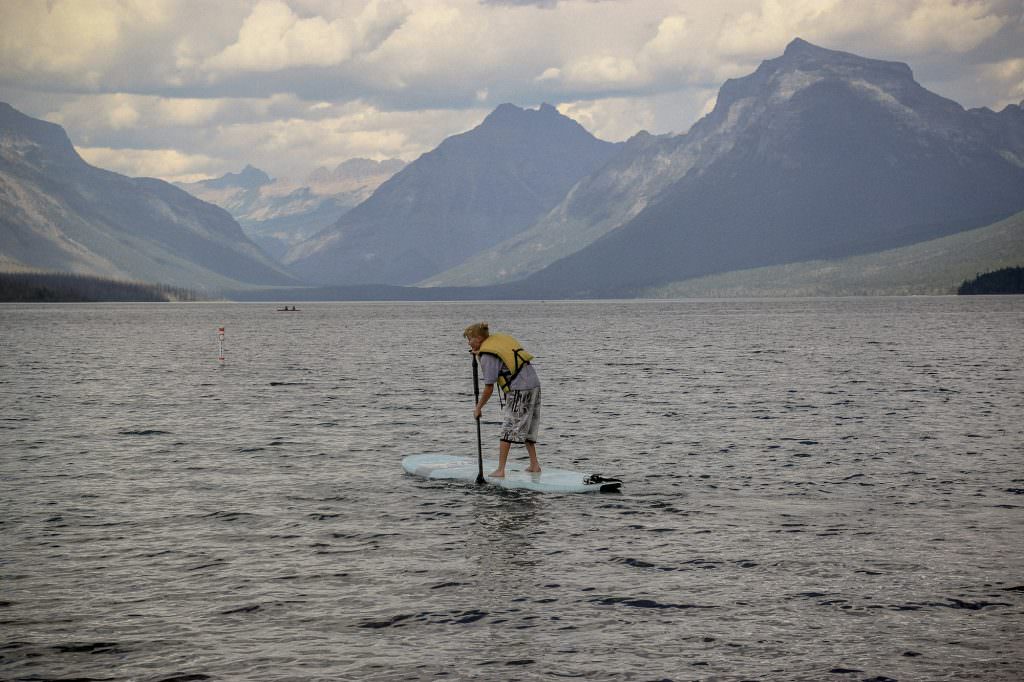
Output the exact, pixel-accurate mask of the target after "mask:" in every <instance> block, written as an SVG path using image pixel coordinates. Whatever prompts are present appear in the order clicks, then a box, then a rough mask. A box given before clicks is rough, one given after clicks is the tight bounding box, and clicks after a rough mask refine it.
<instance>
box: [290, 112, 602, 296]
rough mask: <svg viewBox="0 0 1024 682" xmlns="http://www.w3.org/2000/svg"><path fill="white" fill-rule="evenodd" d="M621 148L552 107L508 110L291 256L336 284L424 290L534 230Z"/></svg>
mask: <svg viewBox="0 0 1024 682" xmlns="http://www.w3.org/2000/svg"><path fill="white" fill-rule="evenodd" d="M618 147H619V145H615V144H612V143H609V142H604V141H602V140H598V139H597V138H595V137H594V136H593V135H591V134H590V133H588V132H587V131H586V130H584V129H583V127H582V126H581V125H579V124H578V123H576V122H575V121H573V120H572V119H570V118H567V117H565V116H563V115H562V114H560V113H558V111H557V110H556V109H555V108H554V107H552V106H550V105H547V104H545V105H542V106H541V107H540V108H539V109H536V110H531V109H521V108H519V107H516V106H514V105H512V104H503V105H501V106H499V107H498V108H497V109H495V110H494V111H493V112H492V113H491V114H490V115H489V116H487V118H485V119H484V121H483V122H482V123H481V124H480V125H479V126H477V127H476V128H474V129H472V130H470V131H468V132H466V133H463V134H461V135H455V136H453V137H449V138H448V139H446V140H444V141H443V142H442V143H441V144H440V145H439V146H438V147H437V148H436V149H434V150H433V151H431V152H428V153H426V154H424V155H423V156H421V157H420V158H418V159H417V160H415V161H414V162H412V163H410V164H409V165H408V166H407V167H405V168H404V169H402V170H401V171H400V172H398V173H397V174H396V175H395V176H394V177H392V178H391V179H390V180H388V181H387V182H385V183H384V184H382V185H381V186H380V187H379V188H378V189H377V191H375V192H374V193H373V195H372V196H371V197H370V198H369V199H367V200H366V201H364V202H363V203H362V204H360V205H359V206H357V207H355V208H354V209H352V210H351V211H349V212H348V213H346V214H345V215H343V216H342V217H341V219H340V220H339V221H338V222H337V224H335V225H334V226H333V227H331V228H329V229H327V230H325V231H323V232H321V233H320V234H318V235H316V236H314V237H313V238H311V239H309V240H307V241H306V242H303V243H301V244H299V245H297V246H296V247H294V248H293V249H292V250H290V251H289V252H288V254H287V256H286V257H285V259H284V260H285V263H287V264H288V265H289V266H290V267H291V268H292V270H293V271H294V272H297V273H302V276H304V277H306V278H309V279H312V280H315V281H317V282H322V283H328V284H362V283H382V284H403V285H408V284H414V283H416V282H418V281H420V280H422V279H424V278H426V277H429V276H431V275H434V274H436V273H438V272H441V271H443V270H447V269H448V268H451V267H453V266H455V265H458V264H459V263H461V262H463V261H464V260H466V259H467V258H468V257H470V256H472V255H474V254H475V253H477V252H479V251H481V250H482V249H486V248H488V247H491V246H493V245H495V244H497V243H499V242H501V241H503V240H505V239H507V238H509V237H511V236H513V235H515V234H518V233H519V232H521V231H523V230H524V229H526V228H528V227H529V226H530V225H532V224H533V223H534V222H535V221H536V220H537V219H538V218H540V217H541V216H543V215H544V214H545V213H547V212H548V211H549V210H551V208H552V207H554V206H555V205H556V204H557V203H558V202H559V201H561V199H562V197H564V196H565V193H566V192H567V191H568V190H569V189H570V188H571V187H572V186H573V185H574V184H575V183H576V182H577V181H579V180H580V179H581V178H583V177H585V176H587V175H589V174H590V173H593V172H594V171H596V170H597V169H598V168H600V167H601V166H602V165H604V164H605V163H606V162H607V161H608V160H609V159H610V158H611V157H612V156H613V155H614V154H615V152H616V150H617V149H618Z"/></svg>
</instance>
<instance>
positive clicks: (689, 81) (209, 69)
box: [0, 0, 1024, 180]
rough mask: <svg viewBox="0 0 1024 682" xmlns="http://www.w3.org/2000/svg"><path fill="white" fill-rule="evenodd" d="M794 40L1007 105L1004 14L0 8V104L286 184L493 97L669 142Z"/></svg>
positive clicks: (176, 169) (552, 3) (1016, 57)
mask: <svg viewBox="0 0 1024 682" xmlns="http://www.w3.org/2000/svg"><path fill="white" fill-rule="evenodd" d="M795 37H801V38H804V39H805V40H808V41H810V42H812V43H815V44H817V45H821V46H823V47H828V48H832V49H838V50H844V51H848V52H854V53H856V54H860V55H863V56H866V57H873V58H878V59H888V60H895V61H902V62H906V63H908V64H910V66H911V68H912V69H913V70H914V73H915V76H916V77H917V79H918V81H920V82H921V83H922V84H923V85H924V86H925V87H927V88H929V89H930V90H932V91H934V92H937V93H939V94H941V95H943V96H945V97H949V98H951V99H954V100H956V101H957V102H959V103H961V104H962V105H964V106H966V107H979V106H987V107H990V108H992V109H996V110H1000V109H1002V108H1003V107H1005V106H1006V105H1007V104H1011V103H1019V102H1020V101H1021V100H1024V2H1022V0H358V1H356V0H351V1H350V0H0V101H5V102H8V103H10V104H12V105H13V106H14V107H16V108H17V109H19V110H21V111H23V112H25V113H27V114H29V115H31V116H35V117H37V118H44V119H47V120H49V121H53V122H55V123H59V124H61V125H62V126H64V127H65V129H66V130H67V131H68V134H69V135H70V136H71V139H72V141H73V142H74V143H75V145H76V147H77V148H78V150H79V152H80V153H81V154H82V155H83V156H84V157H85V158H86V159H87V160H88V161H89V162H90V163H93V164H94V165H97V166H101V167H104V168H109V169H111V170H115V171H118V172H121V173H125V174H127V175H132V176H141V175H147V176H154V177H160V178H164V179H168V180H194V179H199V178H203V177H213V176H219V175H222V174H224V173H226V172H229V171H230V172H236V171H238V170H240V169H241V168H242V167H243V166H244V165H245V164H247V163H251V164H253V165H255V166H258V167H260V168H262V169H264V170H266V171H267V172H268V173H270V174H271V175H272V176H275V177H288V178H292V179H295V180H302V179H304V178H305V176H306V175H307V174H308V173H309V172H310V171H312V170H313V169H315V168H316V167H318V166H327V167H333V166H335V165H337V164H338V163H340V162H342V161H344V160H346V159H349V158H354V157H365V158H372V159H384V158H402V159H405V160H406V161H411V160H413V159H415V158H416V157H417V156H419V155H420V154H422V153H424V152H426V151H429V150H430V149H433V148H434V147H436V146H437V144H438V143H440V142H441V140H443V139H444V138H445V137H447V136H449V135H452V134H455V133H459V132H463V131H465V130H468V129H470V128H472V127H473V126H475V125H477V124H478V123H479V122H480V121H481V120H482V119H483V118H484V116H486V115H487V113H488V112H490V111H491V110H493V109H494V108H495V107H496V106H497V105H499V104H501V103H503V102H512V103H514V104H517V105H519V106H522V107H531V108H532V107H536V106H537V105H539V104H540V103H542V102H548V103H551V104H553V105H555V106H556V107H558V109H559V110H560V111H561V112H562V113H564V114H566V115H568V116H571V117H572V118H574V119H576V120H577V121H579V122H580V123H582V124H583V125H584V126H585V127H586V128H587V129H588V130H590V131H591V132H592V133H594V134H595V135H597V136H598V137H601V138H603V139H606V140H611V141H618V140H624V139H626V138H628V137H630V136H631V135H633V134H634V133H636V132H637V131H639V130H648V131H649V132H652V133H667V132H677V133H678V132H685V131H686V130H687V129H689V127H690V126H691V125H692V124H693V123H694V122H695V121H696V120H697V119H698V118H700V116H701V115H703V114H704V113H706V112H707V111H709V110H710V108H711V107H712V106H713V105H714V101H715V95H716V93H717V91H718V88H719V87H720V86H721V84H722V82H723V81H724V80H725V79H727V78H731V77H737V76H743V75H746V74H748V73H750V72H751V71H753V70H754V69H755V68H756V67H757V65H758V64H759V63H760V62H761V61H762V60H764V59H770V58H773V57H777V56H778V55H780V54H781V53H782V51H783V49H784V48H785V46H786V44H787V43H788V42H789V41H791V40H792V39H793V38H795Z"/></svg>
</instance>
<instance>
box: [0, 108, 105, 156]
mask: <svg viewBox="0 0 1024 682" xmlns="http://www.w3.org/2000/svg"><path fill="white" fill-rule="evenodd" d="M0 139H2V140H3V146H4V147H9V148H14V149H15V150H17V151H16V153H18V154H20V155H22V156H26V155H31V156H33V157H36V158H37V159H40V157H41V159H45V160H46V161H48V162H62V163H69V162H70V163H72V164H84V163H85V161H83V160H82V158H81V157H80V156H79V155H78V152H76V151H75V147H74V145H72V144H71V139H70V138H69V137H68V135H67V133H66V132H64V129H63V128H62V127H60V126H59V125H57V124H55V123H49V122H48V121H41V120H39V119H35V118H32V117H31V116H26V115H25V114H23V113H21V112H20V111H18V110H17V109H15V108H14V107H12V106H11V105H10V104H7V103H6V102H0ZM30 150H31V151H30Z"/></svg>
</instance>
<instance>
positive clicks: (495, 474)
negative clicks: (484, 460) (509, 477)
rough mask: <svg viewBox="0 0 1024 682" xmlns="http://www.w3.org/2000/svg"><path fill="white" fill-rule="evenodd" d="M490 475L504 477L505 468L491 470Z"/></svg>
mask: <svg viewBox="0 0 1024 682" xmlns="http://www.w3.org/2000/svg"><path fill="white" fill-rule="evenodd" d="M490 477H491V478H505V470H504V469H498V470H497V471H492V472H491V475H490Z"/></svg>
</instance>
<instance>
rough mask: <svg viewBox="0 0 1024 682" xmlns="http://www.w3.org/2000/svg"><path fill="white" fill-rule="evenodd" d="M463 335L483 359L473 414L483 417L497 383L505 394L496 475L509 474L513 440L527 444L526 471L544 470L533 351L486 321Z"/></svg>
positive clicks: (537, 378)
mask: <svg viewBox="0 0 1024 682" xmlns="http://www.w3.org/2000/svg"><path fill="white" fill-rule="evenodd" d="M462 335H463V336H464V337H466V341H467V342H469V348H470V350H472V352H473V353H474V354H475V355H476V357H477V361H478V362H479V363H480V370H481V374H482V375H483V380H484V390H483V392H482V393H481V394H480V398H479V400H477V402H476V405H475V406H474V407H473V416H474V417H475V418H476V419H478V420H479V419H480V416H481V415H482V414H483V409H484V405H486V404H487V401H488V400H490V399H491V395H492V394H493V393H494V385H495V384H498V387H499V389H500V390H501V391H502V392H503V393H504V394H505V406H504V408H503V410H502V424H501V436H500V440H499V443H498V445H499V447H498V468H497V469H495V470H494V471H493V472H491V477H492V478H504V477H505V463H506V462H507V461H508V453H509V450H510V449H511V448H512V444H513V443H516V444H521V445H525V446H526V452H527V453H528V454H529V455H530V466H528V467H527V468H526V471H529V472H531V473H540V462H539V461H538V460H537V433H538V432H539V430H540V377H538V376H537V370H536V369H535V368H534V366H533V363H532V362H531V360H533V355H531V354H530V353H528V352H526V350H525V349H524V348H523V346H522V344H520V343H519V342H518V341H516V340H515V339H514V338H512V337H511V336H509V335H508V334H491V333H490V330H489V328H488V325H487V323H486V322H478V323H476V324H471V325H469V326H468V327H466V329H465V331H463V332H462Z"/></svg>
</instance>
